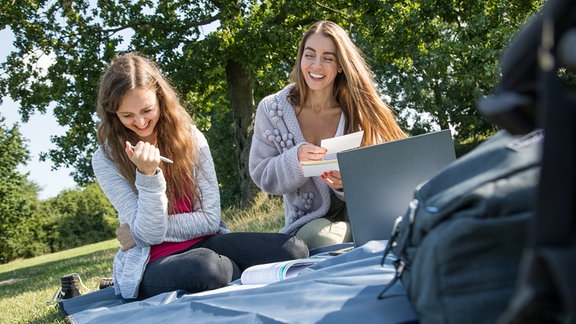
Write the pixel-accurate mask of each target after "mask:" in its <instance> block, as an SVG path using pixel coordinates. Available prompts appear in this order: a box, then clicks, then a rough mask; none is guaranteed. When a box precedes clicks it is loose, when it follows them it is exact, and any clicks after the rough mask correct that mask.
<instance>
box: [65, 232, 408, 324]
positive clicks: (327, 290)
mask: <svg viewBox="0 0 576 324" xmlns="http://www.w3.org/2000/svg"><path fill="white" fill-rule="evenodd" d="M385 243H386V241H370V242H368V243H366V244H365V245H363V246H361V247H357V248H355V249H353V250H351V251H349V252H346V253H344V254H341V255H337V256H329V252H323V253H325V254H326V256H329V257H327V258H326V260H324V261H322V262H320V263H318V264H316V265H313V266H311V267H309V268H308V269H306V270H305V271H304V272H303V273H301V274H300V275H298V276H297V277H293V278H289V279H286V280H283V281H279V282H275V283H271V284H268V285H265V286H261V285H258V286H251V285H241V284H240V283H239V282H237V281H235V282H233V283H231V284H230V285H229V286H226V287H223V288H220V289H216V290H212V291H208V292H203V293H197V294H187V293H185V292H184V291H174V292H169V293H164V294H160V295H157V296H154V297H151V298H148V299H146V300H143V301H127V300H123V299H121V298H119V297H118V296H115V295H114V289H113V287H109V288H106V289H103V290H100V291H96V292H93V293H90V294H86V295H83V296H79V297H75V298H72V299H68V300H64V301H61V302H60V307H61V309H62V311H63V312H64V313H65V314H67V315H68V316H67V319H68V320H69V321H70V322H71V323H136V322H137V323H161V322H164V323H169V324H176V323H331V324H332V323H356V322H359V321H361V322H362V323H364V324H365V323H409V322H417V316H416V314H415V312H414V310H413V308H412V306H411V304H410V302H409V300H408V297H407V295H406V291H405V289H404V286H402V283H401V282H400V281H398V282H396V283H395V284H394V286H393V287H392V288H391V289H390V290H389V291H388V292H387V293H386V297H385V298H383V299H378V295H379V293H380V292H381V291H382V288H383V287H384V285H385V284H386V283H388V282H389V281H390V280H391V279H392V278H393V276H394V270H395V269H394V266H393V265H392V263H391V261H392V260H393V259H392V257H389V258H388V259H386V262H385V263H384V265H383V266H382V265H381V264H380V263H381V260H382V252H383V249H384V246H385Z"/></svg>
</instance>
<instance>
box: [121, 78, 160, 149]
mask: <svg viewBox="0 0 576 324" xmlns="http://www.w3.org/2000/svg"><path fill="white" fill-rule="evenodd" d="M116 115H117V116H118V118H119V119H120V121H121V122H122V124H123V125H124V126H125V127H126V128H128V129H130V130H132V131H133V132H134V133H136V134H137V135H138V136H139V137H140V139H141V140H142V141H145V142H149V143H152V144H154V143H155V141H154V139H155V138H154V137H155V136H156V133H155V131H154V128H155V127H156V124H157V123H158V119H159V118H160V107H159V105H158V98H157V96H156V92H154V91H152V90H150V89H143V88H136V89H132V90H130V91H129V92H128V93H126V95H125V96H124V97H123V98H122V101H121V102H120V106H119V107H118V110H117V111H116Z"/></svg>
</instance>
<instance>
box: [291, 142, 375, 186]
mask: <svg viewBox="0 0 576 324" xmlns="http://www.w3.org/2000/svg"><path fill="white" fill-rule="evenodd" d="M362 136H364V131H358V132H355V133H351V134H346V135H342V136H336V137H332V138H327V139H324V140H322V142H321V143H320V146H321V147H324V148H326V149H327V150H328V152H327V153H326V156H325V157H324V159H323V160H322V161H308V162H301V163H300V165H302V171H303V172H304V176H305V177H315V176H319V175H321V174H322V173H324V172H329V171H333V170H335V171H339V170H340V167H339V166H338V159H337V158H336V153H338V152H342V151H346V150H350V149H353V148H357V147H360V143H361V142H362Z"/></svg>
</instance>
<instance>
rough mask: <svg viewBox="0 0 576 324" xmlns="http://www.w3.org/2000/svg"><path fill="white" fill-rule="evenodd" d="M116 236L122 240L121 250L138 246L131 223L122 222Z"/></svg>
mask: <svg viewBox="0 0 576 324" xmlns="http://www.w3.org/2000/svg"><path fill="white" fill-rule="evenodd" d="M116 238H117V239H118V241H119V242H120V250H122V251H127V250H130V249H131V248H133V247H135V246H136V242H134V238H133V237H132V233H130V225H128V224H121V225H120V227H118V229H117V230H116Z"/></svg>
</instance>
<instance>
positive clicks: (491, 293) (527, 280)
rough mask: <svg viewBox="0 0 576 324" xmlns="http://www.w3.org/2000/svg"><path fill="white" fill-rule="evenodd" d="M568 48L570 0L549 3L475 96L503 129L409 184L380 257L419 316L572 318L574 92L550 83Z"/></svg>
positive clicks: (573, 55)
mask: <svg viewBox="0 0 576 324" xmlns="http://www.w3.org/2000/svg"><path fill="white" fill-rule="evenodd" d="M575 48H576V1H573V0H551V1H548V2H547V3H546V4H545V6H544V7H543V9H542V11H541V13H540V14H539V15H537V16H535V17H534V18H533V19H531V20H530V21H529V22H528V24H527V25H526V26H525V27H524V28H523V29H522V30H521V31H520V32H519V33H518V35H517V36H516V37H515V39H514V40H513V41H512V43H511V44H510V45H509V47H508V48H507V49H506V51H505V52H504V56H503V58H502V79H501V81H500V83H499V85H498V86H497V87H496V89H495V91H494V96H492V97H490V98H487V99H485V100H483V101H482V102H480V103H479V109H480V111H481V112H482V113H484V114H485V115H486V116H487V117H488V118H489V119H490V120H491V121H492V122H494V123H495V124H496V125H498V126H499V127H501V128H502V129H504V130H502V131H500V132H499V133H498V134H496V135H495V136H494V137H493V138H491V139H489V140H488V141H487V142H485V143H483V144H482V145H481V146H479V147H478V148H477V149H475V150H473V151H472V152H470V153H469V154H467V155H465V156H464V157H462V158H460V159H458V160H457V161H456V162H455V163H454V164H452V165H450V166H448V167H447V168H446V169H445V170H443V171H442V172H441V173H440V174H438V175H437V176H436V177H434V178H433V179H432V180H430V181H429V182H428V183H426V184H424V185H423V186H422V187H421V188H419V189H418V190H417V191H416V194H415V200H414V202H413V203H412V204H411V206H410V208H409V210H408V211H407V213H406V215H404V216H403V217H401V218H400V219H399V222H398V226H397V228H396V229H395V231H394V233H393V238H392V239H390V241H389V242H388V246H387V248H386V250H385V252H384V254H385V255H386V254H388V253H389V252H390V251H392V252H394V254H395V255H396V256H397V258H398V259H397V261H396V266H397V276H396V278H395V279H398V278H400V279H401V280H402V282H403V283H404V284H405V286H406V288H407V291H408V296H409V298H410V299H411V301H412V303H413V306H414V308H415V309H416V311H417V312H418V314H419V315H420V320H421V321H422V322H424V323H426V322H430V323H466V322H468V323H499V324H511V323H514V324H516V323H574V322H576V188H575V187H576V171H575V167H576V127H575V126H574V122H575V121H576V96H575V92H574V91H573V90H574V89H568V88H567V87H566V86H565V84H564V83H563V82H561V80H560V78H559V71H560V68H561V67H562V68H565V69H566V70H568V71H571V72H572V73H576V51H575V50H574V49H575ZM535 129H542V130H543V132H541V131H535V132H534V130H535ZM544 132H545V136H543V134H544ZM505 133H507V134H505ZM525 134H528V135H525ZM542 137H544V140H543V143H541V140H542ZM530 142H532V143H533V144H532V145H528V144H529V143H530ZM538 142H540V144H538ZM514 143H525V144H526V146H525V147H524V149H525V150H527V151H525V152H524V153H522V152H519V151H514V150H512V151H508V146H509V145H512V146H516V144H514ZM520 146H524V145H522V144H520ZM540 150H541V152H540V153H537V152H539V151H540ZM529 152H531V153H529ZM539 155H541V158H540V159H539V158H538V156H539ZM498 156H500V158H498ZM504 156H507V157H504ZM482 159H485V163H486V165H482V163H481V161H482ZM499 159H502V160H506V161H511V162H512V164H511V165H508V164H507V163H495V161H497V160H499ZM517 167H518V168H517ZM455 173H459V175H458V174H455ZM496 174H500V175H502V177H499V176H495V175H496ZM538 174H539V176H538ZM442 177H448V178H446V179H442ZM458 177H460V179H458ZM450 179H452V180H450ZM474 179H476V180H474ZM471 181H472V182H475V184H476V185H475V186H470V185H469V184H470V182H471ZM452 199H453V200H452ZM522 199H524V203H523V204H520V201H521V200H522ZM416 201H419V202H418V203H415V202H416ZM514 222H515V225H512V224H513V223H514ZM478 270H479V271H478ZM394 281H395V280H394ZM393 283H394V282H391V283H389V284H388V286H387V287H389V286H391V285H393ZM387 287H386V288H385V290H384V291H383V293H382V294H381V295H380V297H381V298H383V297H385V296H386V289H387Z"/></svg>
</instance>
